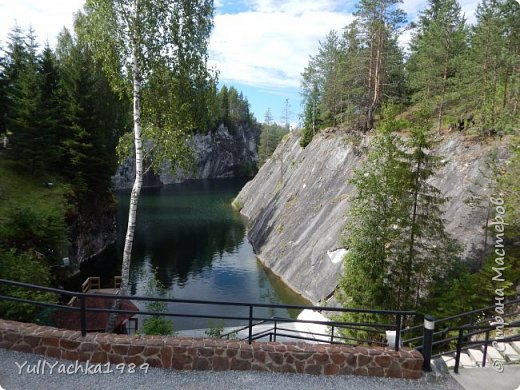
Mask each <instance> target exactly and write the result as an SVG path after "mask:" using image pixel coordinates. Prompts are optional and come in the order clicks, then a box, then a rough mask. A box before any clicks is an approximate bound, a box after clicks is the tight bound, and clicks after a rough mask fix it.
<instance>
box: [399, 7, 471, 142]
mask: <svg viewBox="0 0 520 390" xmlns="http://www.w3.org/2000/svg"><path fill="white" fill-rule="evenodd" d="M467 35H468V31H467V28H466V25H465V20H464V18H463V16H462V12H461V8H460V6H459V4H458V3H457V1H456V0H430V1H429V7H428V8H427V9H426V10H425V11H423V12H422V13H421V16H420V19H419V23H418V26H417V30H416V32H415V34H414V35H413V38H412V41H411V43H410V51H411V54H410V58H409V61H408V64H407V67H408V70H409V80H410V87H411V89H412V91H413V100H414V102H415V103H421V104H426V103H428V104H429V105H430V107H431V108H432V109H434V110H435V113H436V116H437V130H438V131H439V132H440V130H441V126H442V124H443V118H444V116H445V114H446V110H447V108H449V107H450V104H451V103H452V102H454V101H457V100H456V98H457V97H458V94H457V90H458V88H457V87H458V85H456V80H457V77H459V73H458V71H459V70H460V68H461V67H462V59H463V58H464V57H465V56H466V55H467V53H466V39H467Z"/></svg>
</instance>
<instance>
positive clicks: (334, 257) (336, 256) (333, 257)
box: [327, 248, 347, 264]
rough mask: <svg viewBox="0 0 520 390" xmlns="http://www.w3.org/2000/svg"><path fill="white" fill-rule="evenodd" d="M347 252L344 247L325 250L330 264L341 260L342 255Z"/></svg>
mask: <svg viewBox="0 0 520 390" xmlns="http://www.w3.org/2000/svg"><path fill="white" fill-rule="evenodd" d="M346 254H347V250H346V249H343V248H341V249H336V250H333V251H327V256H329V259H330V261H331V262H332V264H338V263H340V262H341V260H343V257H344V256H345V255H346Z"/></svg>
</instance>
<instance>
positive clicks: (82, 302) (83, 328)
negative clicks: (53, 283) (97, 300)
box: [79, 294, 87, 337]
mask: <svg viewBox="0 0 520 390" xmlns="http://www.w3.org/2000/svg"><path fill="white" fill-rule="evenodd" d="M79 304H80V308H81V311H80V314H79V318H80V328H81V336H82V337H85V336H86V335H87V318H86V316H85V296H84V295H83V294H82V295H80V296H79Z"/></svg>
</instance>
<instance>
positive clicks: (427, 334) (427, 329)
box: [421, 314, 435, 371]
mask: <svg viewBox="0 0 520 390" xmlns="http://www.w3.org/2000/svg"><path fill="white" fill-rule="evenodd" d="M434 330H435V320H434V319H433V317H432V316H431V315H429V314H426V315H425V316H424V329H423V345H422V351H421V352H422V355H423V359H424V360H423V371H431V370H432V367H431V358H432V346H433V332H434Z"/></svg>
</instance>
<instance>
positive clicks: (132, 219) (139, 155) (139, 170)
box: [105, 43, 144, 332]
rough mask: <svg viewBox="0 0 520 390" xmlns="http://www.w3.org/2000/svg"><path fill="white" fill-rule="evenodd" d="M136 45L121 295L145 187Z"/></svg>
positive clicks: (110, 325)
mask: <svg viewBox="0 0 520 390" xmlns="http://www.w3.org/2000/svg"><path fill="white" fill-rule="evenodd" d="M136 50H137V48H136V44H135V43H134V49H133V50H132V72H133V101H134V107H133V116H134V145H135V180H134V185H133V187H132V193H131V195H130V208H129V210H128V226H127V229H126V237H125V248H124V250H123V264H122V266H121V287H120V290H119V294H120V295H127V293H128V284H129V280H130V260H131V258H132V244H133V241H134V233H135V225H136V216H137V201H138V200H139V194H140V193H141V187H142V186H143V173H144V167H143V141H142V139H141V74H140V69H139V62H138V59H137V53H136ZM120 305H121V301H120V300H119V299H117V300H116V301H114V305H113V309H119V307H120ZM116 319H117V315H116V314H115V313H111V314H110V316H109V319H108V322H107V325H106V329H105V331H106V332H113V331H114V328H115V322H116Z"/></svg>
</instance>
